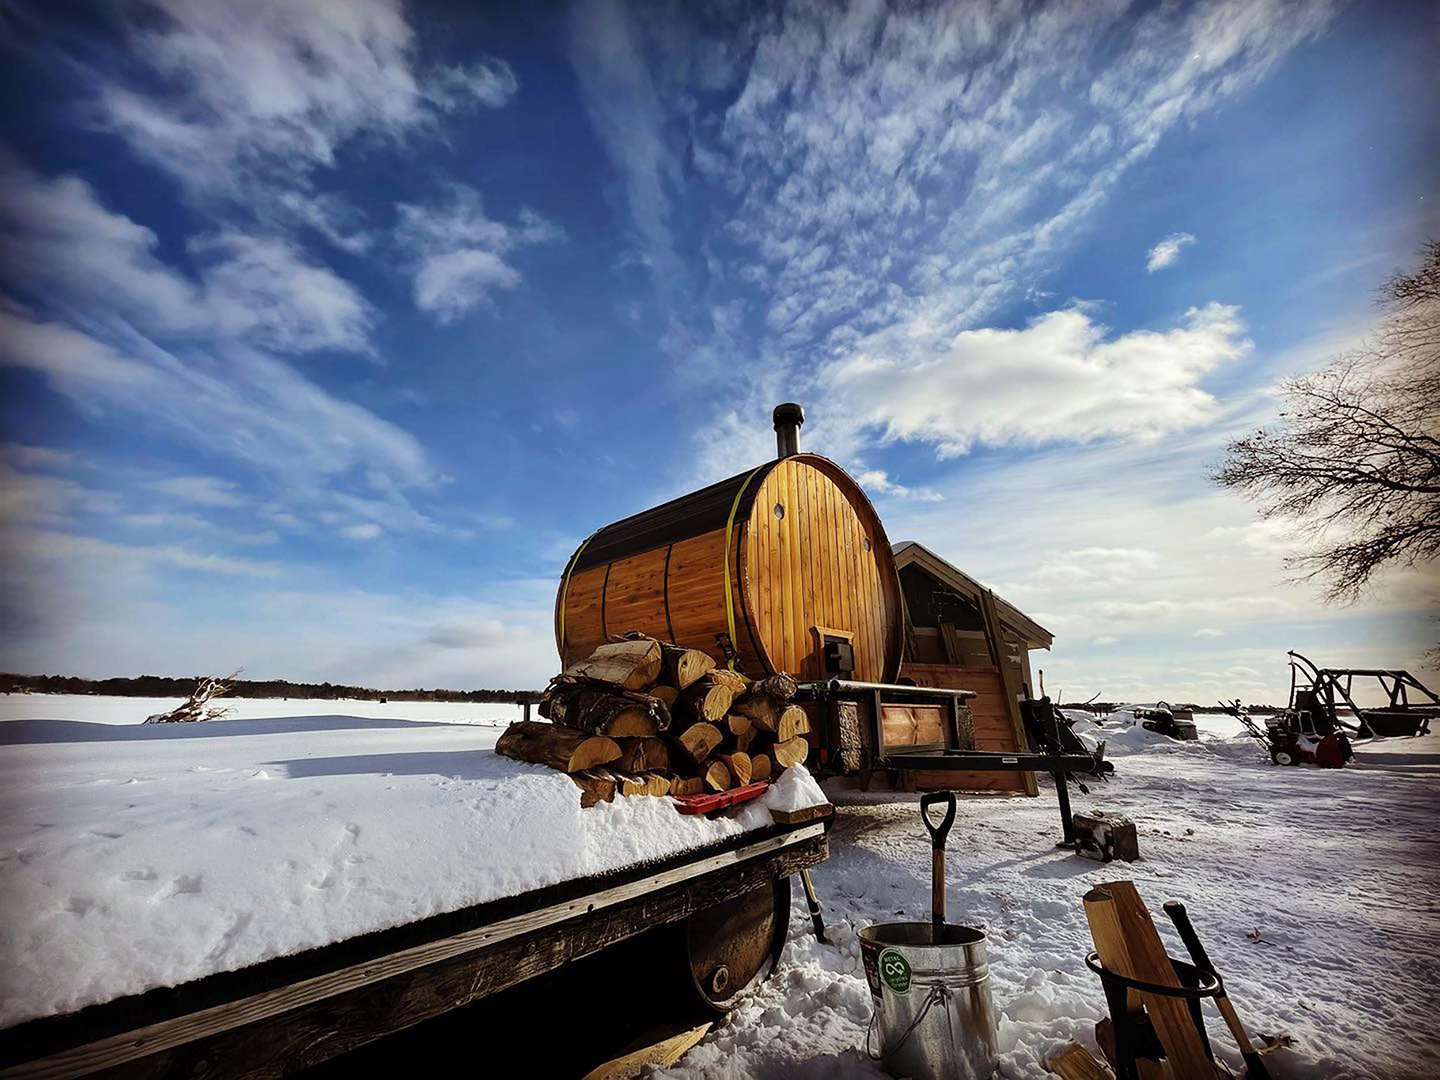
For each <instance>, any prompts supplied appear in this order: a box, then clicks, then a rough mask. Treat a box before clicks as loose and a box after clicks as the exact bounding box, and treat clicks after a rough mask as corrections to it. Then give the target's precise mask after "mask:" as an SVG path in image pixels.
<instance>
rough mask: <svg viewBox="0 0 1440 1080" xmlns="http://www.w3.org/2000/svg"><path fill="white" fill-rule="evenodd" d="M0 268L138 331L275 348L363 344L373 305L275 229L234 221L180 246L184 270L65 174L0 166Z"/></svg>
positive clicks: (21, 287)
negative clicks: (187, 265)
mask: <svg viewBox="0 0 1440 1080" xmlns="http://www.w3.org/2000/svg"><path fill="white" fill-rule="evenodd" d="M0 228H3V233H0V271H3V277H4V279H5V281H6V283H7V284H8V285H9V286H10V287H11V288H12V289H14V290H16V291H17V292H19V293H20V294H21V295H30V296H33V297H34V298H35V299H36V300H53V299H65V300H68V301H69V302H70V303H71V304H72V305H73V306H75V307H76V308H77V309H80V308H83V309H85V310H87V311H90V312H92V313H100V312H106V313H110V314H112V315H114V316H117V317H120V318H123V319H125V320H127V321H130V322H133V323H134V324H136V325H137V326H139V327H141V328H142V329H144V330H145V331H147V332H150V333H155V334H164V335H172V336H180V337H199V338H205V339H207V340H213V339H215V338H217V337H222V338H233V339H242V340H248V341H250V342H253V343H254V344H258V345H262V346H265V347H267V348H272V349H276V350H279V351H282V352H309V351H312V350H316V349H340V350H346V351H350V352H367V351H369V349H370V342H369V332H370V328H371V326H372V324H373V322H374V317H375V316H374V312H373V311H372V309H371V307H370V305H369V304H368V303H367V302H366V301H365V299H364V298H363V297H362V296H361V295H360V293H359V291H358V290H357V289H356V288H355V287H354V286H353V285H351V284H350V283H349V282H347V281H345V280H343V279H342V278H341V277H340V276H339V275H337V274H336V273H335V272H334V271H333V270H331V269H330V268H329V267H327V266H324V265H322V264H320V263H318V262H316V261H314V260H312V259H309V258H307V257H306V256H305V255H304V254H303V253H302V252H301V251H300V249H299V248H298V247H297V246H296V245H295V244H293V243H292V242H290V241H289V240H286V239H284V238H282V237H279V236H275V235H255V234H249V233H245V232H241V231H238V230H233V229H223V230H220V231H217V232H212V233H207V234H202V235H201V236H199V237H197V238H195V239H194V240H192V241H191V243H190V244H189V248H190V251H191V253H192V255H193V256H194V258H195V261H196V263H197V266H198V277H197V278H191V277H189V276H187V275H185V274H183V273H181V272H180V271H178V270H176V269H174V268H173V267H171V266H169V265H168V264H166V263H165V262H162V261H161V260H160V258H159V257H158V256H157V254H156V250H157V247H158V245H159V238H158V237H157V236H156V234H155V233H154V232H153V231H152V230H150V229H149V228H147V227H145V226H144V225H141V224H139V223H137V222H135V221H133V220H131V219H130V218H128V217H126V216H124V215H123V214H117V213H114V212H112V211H110V210H108V209H106V208H105V207H104V206H103V205H101V203H100V201H99V199H98V198H97V197H96V194H95V192H94V190H93V189H92V188H91V187H90V185H89V184H87V183H86V182H85V181H83V180H81V179H79V178H78V177H74V176H60V177H55V178H44V177H41V176H38V175H36V174H35V173H33V172H32V171H30V170H28V169H25V168H23V167H21V166H19V165H17V164H15V163H13V162H10V163H5V165H4V167H3V168H0Z"/></svg>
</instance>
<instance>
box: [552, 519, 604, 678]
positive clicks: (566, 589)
mask: <svg viewBox="0 0 1440 1080" xmlns="http://www.w3.org/2000/svg"><path fill="white" fill-rule="evenodd" d="M599 532H600V530H599V529H596V530H595V531H594V532H593V533H591V534H590V535H589V536H587V537H585V541H584V543H582V544H581V545H580V546H579V547H578V548H576V549H575V557H574V558H573V559H571V560H570V565H569V566H567V567H565V580H563V581H562V582H560V664H561V666H562V667H563V666H564V664H565V604H566V602H567V601H568V600H569V599H570V574H571V573H572V572H573V571H574V569H575V565H576V564H577V563H579V561H580V556H581V555H583V554H585V547H586V545H587V544H589V543H590V541H591V540H594V539H595V537H596V536H597V535H599Z"/></svg>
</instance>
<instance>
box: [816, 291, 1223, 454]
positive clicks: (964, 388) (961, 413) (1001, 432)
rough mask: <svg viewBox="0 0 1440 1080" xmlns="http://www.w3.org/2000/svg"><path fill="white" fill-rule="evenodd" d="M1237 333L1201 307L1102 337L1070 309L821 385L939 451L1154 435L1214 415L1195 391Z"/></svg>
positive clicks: (840, 366)
mask: <svg viewBox="0 0 1440 1080" xmlns="http://www.w3.org/2000/svg"><path fill="white" fill-rule="evenodd" d="M1241 330H1242V328H1241V323H1240V318H1239V312H1238V311H1237V309H1235V308H1233V307H1225V306H1223V305H1220V304H1210V305H1207V306H1206V307H1203V308H1192V309H1191V310H1190V311H1189V312H1187V313H1186V315H1185V320H1184V324H1183V325H1182V326H1180V327H1177V328H1175V329H1171V330H1164V331H1148V330H1136V331H1131V332H1130V333H1127V334H1122V335H1119V336H1118V337H1108V336H1107V334H1106V332H1105V328H1104V327H1102V326H1099V325H1097V324H1096V323H1094V322H1093V321H1092V320H1091V318H1090V316H1089V315H1088V314H1087V313H1085V312H1084V311H1081V310H1078V309H1074V308H1072V309H1068V310H1064V311H1053V312H1050V313H1049V314H1046V315H1043V316H1041V317H1039V318H1038V319H1036V320H1034V321H1033V322H1031V323H1030V325H1029V326H1027V327H1026V328H1024V329H1022V330H965V331H961V332H960V333H958V334H956V335H955V336H954V337H953V338H951V340H950V342H949V345H948V348H946V349H944V350H943V351H939V352H937V353H935V354H934V355H931V356H927V357H925V358H924V359H918V358H917V359H912V360H909V361H906V360H904V359H900V358H897V357H894V356H887V355H884V354H875V353H870V352H858V351H857V352H855V353H852V354H850V355H849V356H847V357H846V359H844V360H842V361H839V362H836V363H834V364H831V365H828V366H827V367H826V368H825V369H824V370H823V371H822V372H821V373H820V376H819V381H820V382H821V383H822V384H823V385H826V386H829V387H831V388H832V389H831V396H832V398H833V399H834V401H835V402H836V403H837V404H838V409H836V411H840V412H842V413H843V417H844V418H845V419H847V420H848V421H849V422H850V423H851V424H853V425H855V426H857V427H861V426H872V427H875V428H878V429H880V431H881V432H882V434H883V437H884V439H885V440H887V441H891V440H896V439H907V440H919V441H923V442H928V443H933V444H934V445H935V446H936V447H937V449H938V450H939V452H940V453H941V455H942V456H946V455H954V454H962V453H965V452H966V451H967V450H969V449H970V447H971V446H972V445H973V444H974V443H977V442H983V443H988V444H991V445H1004V444H1007V443H1024V444H1031V445H1033V444H1038V443H1044V442H1051V441H1058V440H1066V441H1089V440H1094V439H1100V438H1110V437H1122V438H1142V439H1143V438H1153V437H1156V436H1159V435H1162V434H1165V433H1167V432H1170V431H1174V430H1176V429H1179V428H1184V427H1189V426H1193V425H1196V424H1200V423H1203V422H1204V421H1206V420H1208V419H1210V418H1212V417H1214V416H1215V415H1216V413H1217V411H1218V410H1217V407H1216V403H1215V401H1214V399H1213V398H1212V397H1211V396H1210V395H1209V394H1207V393H1206V392H1205V391H1204V390H1202V389H1201V388H1200V387H1199V385H1198V384H1199V382H1200V381H1201V379H1203V378H1204V376H1206V375H1208V374H1210V373H1211V372H1213V371H1214V370H1215V369H1216V368H1218V367H1219V366H1220V365H1221V364H1223V363H1225V362H1227V361H1232V360H1235V359H1237V358H1238V357H1241V356H1243V355H1245V354H1246V353H1247V352H1248V351H1249V350H1250V343H1249V342H1248V341H1247V340H1245V339H1244V338H1243V336H1242V333H1241ZM1042 387H1043V391H1041V392H1037V389H1038V388H1042ZM832 408H835V406H833V405H832Z"/></svg>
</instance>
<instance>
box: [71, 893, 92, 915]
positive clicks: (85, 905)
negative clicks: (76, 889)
mask: <svg viewBox="0 0 1440 1080" xmlns="http://www.w3.org/2000/svg"><path fill="white" fill-rule="evenodd" d="M94 906H95V901H94V900H92V899H90V897H88V896H72V897H70V899H68V900H66V901H65V910H66V911H68V912H70V913H72V914H74V915H84V914H85V913H86V912H87V911H89V910H90V909H91V908H92V907H94Z"/></svg>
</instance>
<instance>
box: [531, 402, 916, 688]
mask: <svg viewBox="0 0 1440 1080" xmlns="http://www.w3.org/2000/svg"><path fill="white" fill-rule="evenodd" d="M786 409H794V410H796V411H797V412H798V409H799V407H798V406H781V407H780V409H777V410H776V430H777V432H779V433H780V435H781V456H780V457H778V458H776V459H774V460H772V461H767V462H764V463H763V464H761V465H758V466H756V467H755V468H753V469H750V470H748V471H746V472H743V473H740V474H738V475H736V476H732V477H730V478H729V479H727V480H721V481H720V482H719V483H717V484H711V485H710V486H709V487H706V488H701V489H700V490H699V491H695V492H692V493H690V494H689V495H684V496H681V497H680V498H678V499H674V500H672V501H670V502H667V503H664V504H663V505H661V506H656V507H654V508H652V509H650V510H646V511H644V512H642V513H639V514H635V515H633V516H631V517H628V518H624V519H623V520H620V521H616V522H614V523H612V524H610V525H606V526H604V527H603V528H601V529H599V530H598V531H596V532H595V533H593V534H592V535H591V536H590V537H589V538H588V539H587V540H586V541H585V542H584V543H583V544H581V545H580V547H579V548H578V549H577V550H576V552H575V554H574V555H572V556H571V558H570V561H569V564H568V565H567V566H566V569H565V574H564V576H563V577H562V578H561V582H560V588H559V591H558V592H557V594H556V597H555V642H556V646H557V648H558V649H559V652H560V658H561V661H562V663H563V664H565V665H566V666H569V665H570V664H572V663H574V662H575V661H576V660H579V659H581V658H583V657H584V656H586V655H588V654H589V653H590V652H591V651H593V650H594V649H595V648H596V647H597V646H599V645H601V644H603V643H604V642H605V641H606V640H607V639H608V638H609V637H610V636H612V635H615V634H623V633H626V632H628V631H632V630H638V631H641V632H642V633H646V634H649V635H651V636H653V637H656V638H659V639H660V640H662V641H669V642H674V643H675V644H677V645H683V646H685V647H687V648H692V649H700V650H702V651H704V652H707V653H710V654H711V655H712V656H714V657H715V658H716V660H717V661H721V662H725V661H731V660H733V661H734V662H735V664H736V665H737V666H738V667H739V668H740V669H741V670H743V671H744V672H745V673H746V674H748V675H751V676H755V677H759V676H764V675H769V674H773V673H775V672H780V671H783V672H787V673H789V674H791V675H794V676H796V677H797V678H798V679H800V680H801V681H808V680H815V679H824V678H827V677H830V676H837V675H838V676H843V677H846V678H851V679H856V680H860V681H864V682H887V683H888V682H894V681H895V678H896V676H897V675H898V674H899V670H900V660H901V653H902V650H903V646H904V614H903V613H904V607H903V603H902V601H901V598H900V588H899V580H898V578H897V577H896V574H895V563H894V559H893V556H892V554H891V549H890V541H889V539H888V538H887V537H886V535H885V528H884V526H883V525H882V524H881V523H880V519H879V517H878V516H877V515H876V513H875V510H874V507H872V506H871V505H870V500H869V499H867V498H866V497H865V493H864V492H863V491H862V490H861V489H860V485H859V484H857V483H856V482H855V481H854V479H852V478H851V477H850V475H849V474H848V473H846V472H845V470H844V469H842V468H840V466H839V465H837V464H835V463H834V462H833V461H831V460H829V459H828V458H824V457H821V456H819V455H818V454H801V453H798V452H795V436H794V433H793V432H794V429H798V426H799V423H800V422H801V421H803V413H800V414H799V416H798V417H796V418H794V419H790V414H787V413H786V412H785V410H786ZM782 428H783V429H784V430H782Z"/></svg>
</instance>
